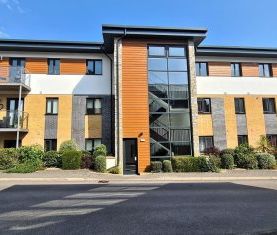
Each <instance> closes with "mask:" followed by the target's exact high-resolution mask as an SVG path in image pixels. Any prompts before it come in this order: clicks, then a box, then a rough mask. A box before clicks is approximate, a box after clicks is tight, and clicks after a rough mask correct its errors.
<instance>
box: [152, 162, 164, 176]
mask: <svg viewBox="0 0 277 235" xmlns="http://www.w3.org/2000/svg"><path fill="white" fill-rule="evenodd" d="M150 165H151V172H155V173H158V172H162V168H163V164H162V162H161V161H153V162H151V164H150Z"/></svg>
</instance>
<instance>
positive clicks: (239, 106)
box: [235, 98, 245, 114]
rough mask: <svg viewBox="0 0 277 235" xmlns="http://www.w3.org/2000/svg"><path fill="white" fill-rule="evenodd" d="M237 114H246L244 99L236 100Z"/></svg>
mask: <svg viewBox="0 0 277 235" xmlns="http://www.w3.org/2000/svg"><path fill="white" fill-rule="evenodd" d="M235 111H236V114H245V105H244V98H235Z"/></svg>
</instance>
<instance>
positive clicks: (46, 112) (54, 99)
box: [45, 97, 59, 115]
mask: <svg viewBox="0 0 277 235" xmlns="http://www.w3.org/2000/svg"><path fill="white" fill-rule="evenodd" d="M49 101H50V102H51V112H48V108H47V107H48V102H49ZM54 101H57V113H54V112H53V107H54V106H53V103H54ZM58 113H59V98H57V97H47V98H46V111H45V115H58Z"/></svg>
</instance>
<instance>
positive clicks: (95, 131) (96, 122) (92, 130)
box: [85, 115, 102, 138]
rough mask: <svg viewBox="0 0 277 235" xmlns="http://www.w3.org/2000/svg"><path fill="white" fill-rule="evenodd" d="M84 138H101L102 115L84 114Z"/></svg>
mask: <svg viewBox="0 0 277 235" xmlns="http://www.w3.org/2000/svg"><path fill="white" fill-rule="evenodd" d="M85 138H102V115H86V116H85Z"/></svg>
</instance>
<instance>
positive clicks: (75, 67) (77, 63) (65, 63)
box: [60, 59, 86, 74]
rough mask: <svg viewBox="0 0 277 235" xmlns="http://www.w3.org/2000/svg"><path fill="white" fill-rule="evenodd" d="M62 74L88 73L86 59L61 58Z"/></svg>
mask: <svg viewBox="0 0 277 235" xmlns="http://www.w3.org/2000/svg"><path fill="white" fill-rule="evenodd" d="M60 66H61V68H60V70H61V74H86V60H83V59H61V64H60Z"/></svg>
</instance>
